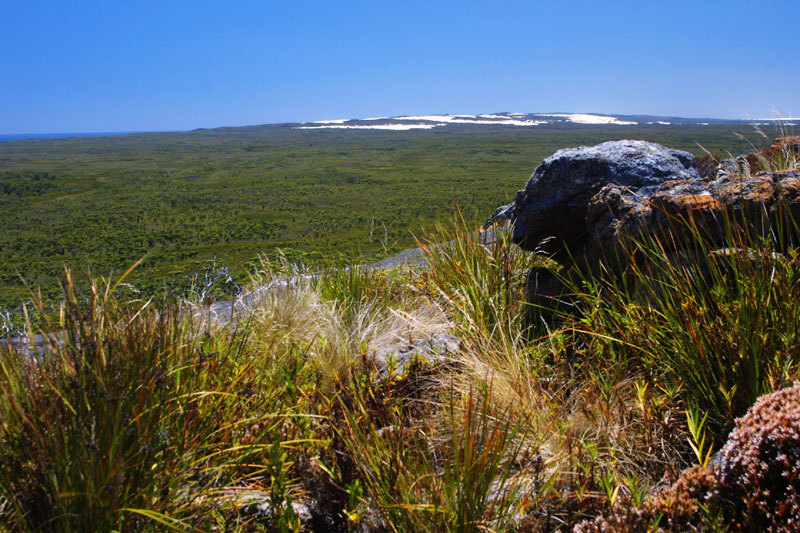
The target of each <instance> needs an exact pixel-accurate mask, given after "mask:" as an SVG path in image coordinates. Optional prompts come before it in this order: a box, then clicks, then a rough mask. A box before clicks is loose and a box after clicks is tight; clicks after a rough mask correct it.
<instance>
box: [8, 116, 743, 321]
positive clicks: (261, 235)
mask: <svg viewBox="0 0 800 533" xmlns="http://www.w3.org/2000/svg"><path fill="white" fill-rule="evenodd" d="M736 128H737V127H736V126H732V125H727V126H726V125H711V126H658V125H651V126H636V127H631V126H580V125H561V126H548V127H541V128H537V127H534V128H515V127H507V126H504V127H492V126H479V127H470V126H448V127H446V128H441V129H437V130H432V131H409V132H387V131H366V132H363V131H362V132H359V131H343V130H315V131H311V130H297V129H294V128H292V127H291V126H289V125H278V126H258V127H246V128H222V129H216V130H198V131H193V132H188V133H154V134H135V135H122V136H115V137H99V138H71V139H52V140H28V141H17V142H7V143H0V227H2V232H0V307H5V308H15V307H17V306H18V305H19V304H20V302H22V301H26V300H29V299H30V293H29V292H28V289H26V288H25V287H24V285H23V283H22V280H25V281H26V282H28V283H30V284H32V285H33V286H36V287H41V288H42V289H43V291H44V293H45V295H57V294H58V286H57V282H56V280H57V279H58V277H59V276H60V275H61V274H62V273H63V267H64V266H65V265H66V266H68V267H70V268H72V269H73V270H74V271H75V272H83V271H85V270H87V269H88V270H91V271H92V272H93V273H95V274H99V275H108V274H109V273H112V272H120V271H124V270H125V269H126V268H127V267H128V266H129V265H131V264H133V263H134V262H135V261H137V260H138V259H140V258H145V260H144V262H143V264H142V265H141V266H140V267H139V268H138V269H137V270H136V272H135V273H134V275H133V277H132V278H131V280H130V281H132V282H133V284H134V285H135V286H136V287H138V288H139V289H141V290H144V291H145V292H146V293H153V292H157V291H160V290H162V289H163V288H165V287H167V288H173V287H177V288H178V289H180V288H181V285H182V284H183V285H186V284H187V283H188V282H187V279H186V278H187V276H189V275H190V274H192V273H194V272H197V271H202V270H203V269H205V268H207V267H208V266H209V265H210V264H212V263H215V264H216V265H226V266H228V267H229V268H230V270H231V272H232V273H233V274H234V275H235V276H236V277H237V278H238V279H240V280H241V279H242V277H243V276H242V274H244V273H246V272H249V271H251V270H252V266H253V264H254V262H255V259H256V258H257V256H258V255H259V254H262V253H265V254H268V255H274V253H275V250H276V249H278V248H280V249H281V250H282V251H283V252H284V254H285V255H286V256H288V257H289V258H290V259H293V260H301V261H303V262H305V263H306V264H314V265H325V264H353V263H363V262H368V261H371V260H374V259H377V258H379V257H382V256H386V255H388V254H391V253H392V252H396V251H399V250H401V249H404V248H407V247H409V246H412V245H413V237H412V232H413V233H419V232H421V231H423V230H424V228H426V227H430V226H431V225H432V224H434V223H436V222H441V221H443V220H447V219H449V217H450V216H451V214H452V212H453V210H454V209H455V208H456V206H458V207H459V208H460V209H461V210H462V211H463V212H464V214H465V215H466V216H467V218H471V217H472V216H473V215H476V216H477V217H478V218H480V219H483V218H485V217H486V216H487V215H488V214H489V213H491V211H492V210H493V209H494V208H495V207H496V206H497V205H499V204H501V203H504V202H507V201H509V200H510V199H511V197H512V196H513V194H514V192H515V191H516V190H517V189H519V188H521V187H522V186H523V185H524V183H525V179H526V178H527V176H528V175H529V174H530V172H531V171H532V170H533V168H534V167H535V166H536V164H537V163H538V162H539V161H540V160H541V159H543V158H544V157H547V156H548V155H550V154H551V153H552V152H554V151H555V150H556V149H559V148H564V147H568V146H577V145H582V144H594V143H597V142H600V141H603V140H610V139H620V138H642V139H647V140H652V141H657V142H662V143H664V144H667V145H669V146H671V147H674V148H682V149H687V150H690V151H693V152H695V153H696V154H698V155H701V154H702V150H701V149H700V147H699V145H703V146H704V147H705V148H706V149H708V150H710V151H712V152H714V153H721V154H724V153H726V152H727V151H732V152H736V151H737V150H740V149H746V148H747V146H746V143H745V146H742V144H743V143H742V141H740V140H738V139H737V138H736V137H735V136H734V131H735V129H736ZM738 128H741V126H739V127H738ZM745 133H748V134H751V133H752V132H745Z"/></svg>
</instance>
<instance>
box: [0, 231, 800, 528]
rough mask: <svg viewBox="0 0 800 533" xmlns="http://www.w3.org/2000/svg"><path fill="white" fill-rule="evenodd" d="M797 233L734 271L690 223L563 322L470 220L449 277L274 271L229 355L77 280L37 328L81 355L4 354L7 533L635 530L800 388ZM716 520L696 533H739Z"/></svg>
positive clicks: (184, 326)
mask: <svg viewBox="0 0 800 533" xmlns="http://www.w3.org/2000/svg"><path fill="white" fill-rule="evenodd" d="M779 222H780V221H779ZM781 224H783V225H780V226H775V225H774V224H773V225H771V226H770V225H762V226H759V227H751V226H748V225H747V224H744V223H743V221H738V220H737V219H735V218H734V217H732V218H730V219H728V220H724V221H721V227H720V228H717V230H718V231H719V232H721V234H723V235H725V240H726V242H725V249H724V250H719V249H716V248H715V247H712V246H711V245H709V244H707V243H708V242H709V240H708V239H706V238H705V235H704V234H703V231H701V229H700V228H698V227H696V226H694V225H692V224H691V222H688V223H685V226H683V227H682V229H681V231H680V232H679V233H678V234H679V235H680V238H681V239H685V241H684V242H681V243H680V246H677V247H676V246H675V244H676V243H674V242H662V241H659V240H656V239H640V240H638V241H632V242H630V243H629V246H628V249H627V251H626V252H625V253H626V256H625V257H624V258H623V259H624V260H625V261H624V263H623V264H626V265H628V267H627V268H626V269H625V270H624V271H622V272H621V273H619V274H618V275H614V276H611V275H607V276H603V277H600V278H588V277H584V278H581V277H580V276H574V275H573V276H565V279H564V284H565V286H566V288H565V291H566V293H567V294H566V296H565V298H566V299H567V300H568V301H569V302H570V305H569V306H565V307H562V308H559V309H558V310H557V311H556V312H553V313H551V314H549V315H547V316H546V319H542V317H541V316H540V315H538V314H537V313H535V312H534V313H532V312H531V311H532V306H533V304H531V303H529V302H527V301H526V294H527V289H526V287H525V283H526V279H527V271H528V269H530V268H531V267H539V266H542V265H541V263H540V262H539V260H538V259H537V260H535V261H536V262H534V260H533V259H532V258H531V257H530V256H528V255H526V254H524V253H522V252H521V251H520V250H518V249H517V248H516V247H514V246H512V245H511V243H510V241H509V238H508V236H507V235H506V234H505V233H503V232H502V231H498V233H497V234H495V235H491V237H492V238H490V239H489V238H487V236H486V235H484V236H479V235H478V234H476V233H474V232H473V231H472V229H471V226H472V225H470V224H467V223H465V222H464V220H463V219H461V218H457V219H456V220H455V221H454V223H453V224H452V225H451V226H449V227H442V228H439V229H438V230H437V231H435V232H433V233H432V234H431V235H429V236H428V238H427V239H425V240H424V242H425V244H424V245H423V247H422V248H423V252H424V254H425V257H426V261H427V265H426V267H425V268H413V269H394V270H367V269H359V268H352V269H340V270H329V271H323V272H321V273H314V274H313V275H312V274H310V273H309V272H305V271H303V270H302V269H300V270H297V269H295V270H293V269H291V268H289V267H288V266H287V264H286V263H278V264H276V263H270V262H268V261H265V262H264V263H263V265H262V267H263V268H262V270H261V273H260V274H259V275H258V276H256V277H255V278H254V279H253V281H252V285H253V286H254V288H255V287H264V286H266V285H268V284H270V282H272V284H271V287H272V288H271V289H269V290H253V291H252V292H249V293H247V294H249V295H250V296H248V298H249V311H248V313H247V315H246V317H244V318H241V319H239V320H238V322H236V323H235V324H227V325H225V327H218V328H216V329H209V328H208V327H206V326H207V325H203V324H200V323H198V321H196V320H195V319H193V318H192V316H193V314H192V313H190V312H187V309H186V306H181V305H176V306H170V305H157V304H155V303H153V302H151V301H136V300H125V299H123V298H121V297H120V298H118V297H117V296H116V295H117V294H119V291H118V288H119V286H121V285H120V282H121V281H123V280H118V281H116V282H114V283H111V282H106V281H102V280H94V281H91V282H90V283H89V287H90V289H89V290H85V291H83V292H81V291H79V290H78V289H77V288H76V285H75V283H74V282H73V280H72V279H71V277H70V275H69V274H67V275H66V277H65V279H64V284H63V304H62V306H61V307H60V309H59V311H58V312H55V313H49V312H47V310H45V309H44V308H43V307H41V308H40V309H39V312H40V313H41V314H42V316H43V317H44V319H45V322H44V323H45V324H46V326H45V328H44V329H45V330H46V331H49V332H56V331H58V332H61V333H60V334H59V335H58V336H57V337H54V339H55V340H56V341H57V342H54V343H53V344H52V346H51V347H50V348H48V349H46V350H44V351H42V352H41V353H37V352H36V351H35V350H34V351H33V352H31V351H30V350H28V349H24V348H23V347H20V346H17V345H4V346H3V348H2V354H0V523H1V524H3V525H2V526H0V529H2V528H5V529H7V530H9V531H40V530H41V531H73V530H80V531H84V530H104V531H105V530H108V531H110V530H145V531H147V530H154V531H155V530H165V529H176V530H203V531H210V530H217V531H221V530H226V531H260V530H275V531H299V530H302V529H305V530H316V531H530V530H532V531H554V530H563V531H568V530H571V529H572V528H573V527H576V526H578V524H581V523H582V522H585V523H586V524H588V523H592V522H591V521H592V520H594V519H595V518H597V517H608V521H609V523H611V522H614V521H616V522H618V523H620V524H630V523H633V522H631V521H632V520H635V519H636V517H635V516H633V515H631V514H626V513H627V511H626V510H628V509H632V508H644V507H642V506H645V507H646V506H647V505H648V504H647V502H651V503H652V502H656V503H652V505H651V507H648V508H656V507H658V505H656V504H657V503H658V502H662V501H663V500H664V498H665V496H664V494H667V492H665V490H666V487H668V486H669V485H670V484H671V483H672V482H674V481H675V480H676V479H678V478H679V476H680V474H681V472H682V471H684V470H685V469H686V468H688V467H690V466H692V465H698V464H699V465H703V466H708V465H709V464H710V462H711V456H712V455H713V453H714V452H716V451H718V450H719V449H720V447H721V445H722V443H723V442H724V440H725V437H726V435H727V432H728V430H729V429H730V428H731V427H733V421H734V419H735V418H736V417H738V416H741V415H742V414H743V413H744V412H745V411H746V410H747V409H748V407H750V405H752V404H753V402H754V401H755V399H756V398H757V397H758V396H760V395H762V394H764V393H766V392H770V391H773V390H777V389H780V388H783V387H785V386H786V385H788V384H789V383H790V382H792V381H793V380H794V379H795V378H796V377H797V374H798V358H797V349H798V345H799V344H800V338H798V335H800V333H798V331H800V312H799V311H798V310H797V306H796V305H795V302H796V301H797V300H798V298H800V294H798V290H799V289H798V286H800V284H798V283H797V281H798V276H800V272H799V271H798V269H800V267H799V266H798V264H799V263H798V257H797V253H796V252H795V251H794V249H793V247H792V246H791V244H792V243H793V242H796V240H795V239H796V235H797V231H796V228H795V226H794V224H793V222H792V221H791V220H788V219H786V220H784V221H783V222H781ZM676 238H677V237H676ZM676 248H677V249H680V250H682V252H681V253H676V252H674V251H673V250H675V249H676ZM531 317H536V318H535V320H536V321H537V322H536V323H533V324H532V323H531ZM48 321H49V322H48ZM29 330H30V331H29V333H30V334H31V335H33V333H34V331H32V328H30V327H29ZM445 337H446V338H447V339H448V341H452V342H449V343H442V342H439V343H438V344H437V342H436V339H442V338H445ZM426 342H427V344H426ZM421 347H426V348H425V349H422V348H421ZM415 350H416V353H417V354H418V355H417V356H415V357H409V356H407V355H404V354H408V353H410V352H411V351H415ZM426 350H427V351H426ZM419 354H421V355H419ZM698 468H699V467H698ZM703 471H705V470H703ZM659 495H660V496H659ZM659 498H660V499H659ZM653 506H655V507H653ZM697 509H700V510H699V511H697V512H696V513H695V514H694V515H692V518H691V527H695V528H697V529H703V528H706V529H714V528H717V529H719V528H721V527H722V526H721V525H720V524H724V521H723V520H721V519H720V516H717V515H713V513H711V512H710V511H709V512H708V513H707V514H705V515H704V514H703V511H702V509H701V507H697ZM642 516H645V515H642ZM648 516H650V515H648ZM651 518H652V520H651V522H652V523H649V522H648V523H647V524H639V526H641V527H643V528H645V529H646V528H648V527H650V528H656V527H658V525H659V520H660V519H659V518H658V517H657V516H655V515H652V516H650V518H648V520H650V519H651ZM586 521H588V522H586ZM601 522H602V520H601V521H600V522H597V523H598V524H599V523H601ZM667 523H672V522H668V521H666V519H665V521H663V522H661V525H662V526H663V525H664V524H667ZM675 523H678V522H675ZM681 523H682V524H686V523H687V522H681ZM585 527H588V526H585ZM637 527H638V526H637Z"/></svg>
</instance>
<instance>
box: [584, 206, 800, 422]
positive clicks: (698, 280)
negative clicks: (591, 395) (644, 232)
mask: <svg viewBox="0 0 800 533" xmlns="http://www.w3.org/2000/svg"><path fill="white" fill-rule="evenodd" d="M720 223H721V224H722V225H723V226H724V228H723V230H722V232H723V234H724V235H726V242H725V248H723V249H717V248H716V247H715V246H714V245H712V244H710V241H709V239H707V238H705V234H704V230H703V229H701V228H698V227H697V226H696V225H694V224H693V223H692V221H683V222H681V224H683V225H684V229H683V230H682V231H683V232H684V233H685V234H686V235H688V237H687V239H686V240H685V242H681V243H679V244H678V245H676V243H674V242H670V243H665V242H663V241H662V240H659V239H657V238H650V239H644V240H640V241H631V242H630V246H631V247H630V249H629V250H630V251H629V256H628V258H627V260H626V264H627V265H628V269H627V271H626V272H624V273H623V274H622V275H621V276H619V277H615V278H613V277H612V278H609V279H606V280H589V281H588V282H587V283H585V284H584V288H587V287H588V288H589V291H585V292H583V303H584V306H585V307H584V308H585V316H584V318H583V319H582V325H581V326H580V328H582V330H583V331H584V332H585V333H586V334H587V336H588V337H589V338H591V339H592V340H590V341H588V342H589V344H590V345H591V349H592V350H593V351H595V352H596V353H597V354H598V356H600V357H601V359H602V360H604V361H606V362H607V363H606V366H610V367H617V368H618V369H619V371H622V372H631V371H641V372H644V374H645V375H646V376H647V377H648V379H651V380H653V381H654V382H656V383H662V384H665V385H667V386H669V387H673V388H674V387H680V388H681V390H682V396H683V398H684V399H685V401H686V402H687V403H688V404H690V405H692V406H695V407H697V408H699V409H700V410H702V411H703V412H707V413H709V415H710V417H711V419H712V420H713V421H714V423H715V424H716V429H717V430H719V431H720V433H719V434H720V436H722V435H724V434H725V433H726V432H727V430H728V429H730V428H731V427H732V425H733V421H734V419H735V418H736V417H737V416H741V415H742V414H744V412H745V411H746V410H747V408H748V407H749V406H750V405H752V404H753V402H754V401H755V399H756V398H757V397H758V396H760V395H762V394H765V393H767V392H771V391H773V390H775V389H776V388H779V387H780V386H781V384H782V383H783V382H784V380H785V379H786V378H787V376H789V375H792V374H794V373H795V372H796V371H797V365H798V360H797V358H796V357H795V356H794V355H793V354H794V352H795V351H796V347H797V346H798V345H800V310H798V307H797V306H796V305H795V302H796V301H797V299H798V298H799V297H800V289H799V288H798V287H800V286H799V285H798V284H797V279H798V276H800V271H798V261H797V255H796V252H795V251H794V250H792V249H784V248H783V246H782V242H784V241H785V239H786V238H787V237H786V236H787V235H789V234H790V233H794V234H796V229H795V228H794V227H793V225H791V222H789V223H788V224H790V227H783V228H781V229H780V231H777V230H776V231H771V232H768V233H766V234H764V232H763V229H762V228H757V227H753V226H750V225H749V224H748V223H745V222H742V223H734V219H733V218H726V220H725V221H721V222H720ZM766 227H770V226H766ZM773 229H774V228H773ZM792 239H794V238H792ZM676 248H677V249H680V250H682V251H681V252H674V251H671V250H675V249H676ZM781 250H784V251H785V253H783V254H782V253H780V252H781Z"/></svg>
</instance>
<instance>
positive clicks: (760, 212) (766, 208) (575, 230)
mask: <svg viewBox="0 0 800 533" xmlns="http://www.w3.org/2000/svg"><path fill="white" fill-rule="evenodd" d="M791 146H793V145H791ZM787 211H788V212H789V213H791V214H792V215H794V216H795V219H796V220H800V218H798V216H799V215H800V171H798V170H795V171H784V172H770V173H761V174H757V175H749V174H748V175H736V176H734V177H730V176H728V175H722V177H720V178H719V179H711V178H703V177H701V176H700V174H699V173H698V171H697V165H696V162H695V159H694V157H693V156H692V155H691V154H689V153H688V152H682V151H679V150H671V149H669V148H666V147H664V146H661V145H658V144H654V143H649V142H645V141H613V142H606V143H602V144H599V145H597V146H593V147H581V148H570V149H567V150H559V151H558V152H556V153H555V154H553V155H552V156H551V157H548V158H547V159H545V160H544V161H543V162H542V163H541V164H540V165H539V166H538V167H537V168H536V170H535V171H534V173H533V175H532V176H531V177H530V179H529V180H528V182H527V184H526V186H525V189H524V190H522V191H519V192H518V193H517V196H516V199H515V201H514V202H513V203H511V204H509V205H507V206H502V207H500V208H499V209H498V210H497V211H496V212H495V214H494V215H493V216H492V217H491V218H490V220H489V223H494V222H500V221H509V222H512V223H513V224H514V231H513V239H514V242H516V243H517V244H519V245H520V246H522V247H523V248H525V249H528V250H535V251H539V252H542V253H545V254H548V255H551V256H553V257H554V258H555V259H556V260H557V261H559V262H562V263H567V262H569V261H571V258H574V257H579V256H580V257H582V258H584V259H585V260H586V261H587V264H589V265H590V266H591V265H596V264H597V263H598V261H599V260H601V259H603V260H605V261H606V263H607V264H613V263H614V258H615V257H616V255H617V252H618V251H619V249H620V246H621V245H622V244H623V242H624V239H625V238H626V237H629V236H632V237H641V236H648V235H649V236H653V237H657V238H659V239H663V241H664V242H668V243H677V244H676V245H675V246H676V247H679V246H680V243H681V241H682V235H681V232H683V233H684V234H685V233H687V232H688V231H689V230H688V227H687V224H686V222H687V221H693V222H694V223H696V226H697V227H699V228H701V231H702V232H703V233H704V234H705V236H706V237H707V238H708V239H710V240H712V241H720V242H719V244H722V242H721V241H722V231H723V230H722V228H723V225H722V224H721V222H722V221H723V220H724V219H725V217H726V216H732V217H735V218H733V220H734V221H735V222H736V223H742V222H745V221H746V222H751V223H753V224H758V225H760V227H764V228H767V227H769V224H773V223H775V222H777V220H778V219H779V218H781V217H783V216H784V215H785V213H786V212H787ZM668 236H669V237H668ZM684 236H685V235H684Z"/></svg>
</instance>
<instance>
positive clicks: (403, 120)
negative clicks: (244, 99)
mask: <svg viewBox="0 0 800 533" xmlns="http://www.w3.org/2000/svg"><path fill="white" fill-rule="evenodd" d="M367 121H370V122H375V121H387V122H389V123H382V124H361V122H367ZM350 122H353V123H354V124H350ZM554 122H573V123H575V124H608V125H618V126H623V125H635V124H637V123H636V122H629V121H624V120H620V119H619V118H617V117H613V116H608V115H592V114H587V113H554V114H545V113H540V114H535V115H532V114H528V113H497V114H482V115H404V116H399V117H373V118H359V119H341V118H340V119H334V120H317V121H314V122H311V123H307V124H310V125H303V126H298V127H297V129H303V130H313V129H349V130H395V131H402V130H414V129H423V130H429V129H432V128H437V127H440V126H447V125H456V124H483V125H500V126H521V127H525V126H540V125H542V124H551V123H554Z"/></svg>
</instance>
